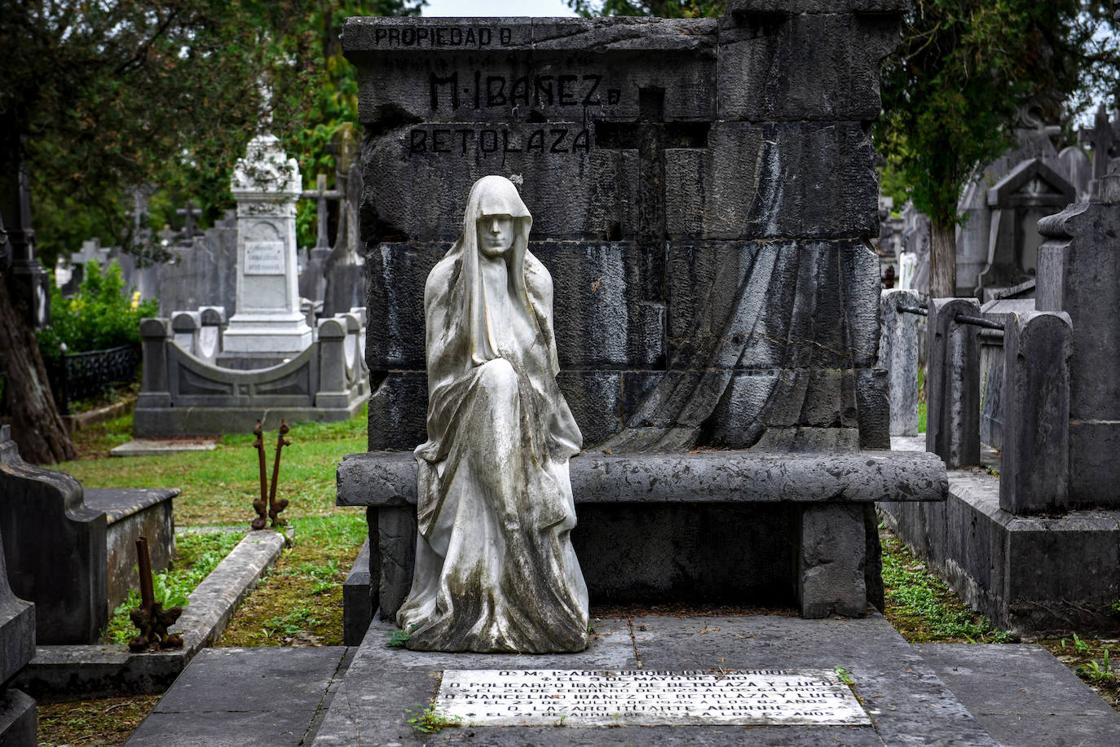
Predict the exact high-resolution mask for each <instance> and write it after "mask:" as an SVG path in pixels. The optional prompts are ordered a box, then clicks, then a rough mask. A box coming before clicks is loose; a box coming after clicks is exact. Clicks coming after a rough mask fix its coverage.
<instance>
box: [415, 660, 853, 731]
mask: <svg viewBox="0 0 1120 747" xmlns="http://www.w3.org/2000/svg"><path fill="white" fill-rule="evenodd" d="M435 707H436V711H437V712H438V713H439V714H441V715H443V716H447V717H450V718H453V719H458V720H459V723H460V724H461V725H463V726H547V725H556V726H561V725H562V726H617V725H641V726H657V725H670V726H672V725H691V724H791V725H796V724H810V725H811V724H818V725H828V726H866V725H870V723H871V721H870V720H869V719H868V717H867V714H866V713H865V712H864V711H863V709H862V708H861V707H860V705H859V702H858V701H857V700H856V698H855V695H854V694H853V693H852V691H851V689H850V688H849V687H848V686H847V685H845V684H844V683H842V682H841V681H840V679H839V677H837V676H836V674H835V673H834V672H830V671H828V670H823V669H809V670H777V669H762V670H749V671H726V672H710V671H700V670H696V671H684V672H668V671H646V670H640V669H634V670H622V671H568V670H562V669H537V670H498V669H467V670H448V671H445V672H444V673H443V682H442V683H441V684H440V687H439V692H438V693H437V694H436V701H435Z"/></svg>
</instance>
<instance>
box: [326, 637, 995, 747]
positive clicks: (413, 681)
mask: <svg viewBox="0 0 1120 747" xmlns="http://www.w3.org/2000/svg"><path fill="white" fill-rule="evenodd" d="M594 628H595V631H596V635H595V637H594V640H593V643H592V645H591V647H590V648H589V649H588V650H587V651H585V652H583V653H581V654H556V655H544V656H508V655H480V654H440V653H422V652H413V651H406V650H402V649H391V648H388V647H387V646H386V641H387V640H388V636H389V635H390V634H391V632H392V630H393V628H392V626H391V625H389V624H387V623H384V622H381V621H375V622H374V624H373V625H371V626H370V630H369V633H368V634H367V636H366V638H365V640H364V641H363V642H362V645H361V647H360V648H359V650H358V654H357V655H356V657H355V659H354V662H353V663H352V664H351V667H350V669H349V671H348V673H347V676H346V679H345V681H344V682H343V684H342V686H341V688H340V690H339V693H338V695H337V696H336V697H335V698H334V700H333V702H332V705H331V708H330V710H329V711H328V713H327V715H326V717H325V719H324V720H323V724H322V726H321V727H320V728H319V730H318V733H317V734H316V738H315V742H314V744H315V745H317V747H326V746H327V745H342V744H345V745H382V744H397V745H407V744H452V743H454V744H487V745H521V744H534V745H561V744H565V745H567V744H658V745H678V744H679V745H685V744H688V745H723V744H740V743H744V742H747V741H749V742H750V743H751V744H763V745H771V744H772V745H778V744H781V745H821V744H836V745H882V744H884V743H885V744H892V745H893V744H906V745H922V744H930V745H932V744H937V745H996V744H998V743H997V742H996V741H995V740H993V739H992V738H991V737H990V736H989V735H988V733H987V732H986V731H985V730H984V729H983V728H982V727H981V726H980V725H979V724H978V723H977V722H976V721H975V720H974V719H973V718H972V716H971V715H970V714H969V713H968V711H967V710H966V709H965V707H964V706H963V705H961V703H960V702H959V701H958V700H957V699H956V698H955V697H954V695H953V693H952V692H951V691H950V690H949V689H948V688H947V687H946V686H945V685H944V684H943V683H942V682H941V680H940V679H938V677H937V675H936V674H935V673H934V672H933V671H932V670H931V669H930V668H929V667H927V666H926V665H925V664H924V663H923V662H922V659H921V656H920V655H919V654H918V653H917V652H916V651H915V650H914V649H913V648H912V647H911V646H910V645H909V644H907V643H906V642H905V641H904V640H903V639H902V638H901V637H900V636H899V635H898V633H897V632H895V631H894V629H893V628H891V626H890V624H889V623H887V621H886V620H885V619H883V618H882V617H881V616H878V615H875V616H872V617H869V618H865V619H862V620H803V619H800V618H795V617H780V616H749V617H746V616H743V617H686V618H675V617H660V616H649V617H636V618H632V619H626V618H610V619H604V620H596V621H595V622H594ZM838 666H840V667H844V668H845V669H847V670H848V671H849V672H851V674H852V676H853V677H854V679H855V686H854V687H855V692H856V694H857V695H858V696H859V697H860V698H861V699H862V701H863V704H864V707H865V708H866V710H867V712H868V714H869V715H870V717H871V720H872V724H873V725H872V726H848V727H837V726H751V727H744V726H718V727H716V726H672V727H667V726H646V727H642V726H621V727H615V728H573V727H566V726H565V727H561V726H554V727H540V728H530V727H470V728H449V729H445V730H443V731H442V732H440V733H439V734H436V735H420V734H416V733H415V732H413V730H412V729H411V728H410V727H409V726H408V724H407V722H406V718H407V713H408V712H409V711H412V710H416V709H419V708H422V707H424V706H426V705H427V704H428V703H429V702H430V701H431V699H432V697H433V696H434V695H435V692H436V689H437V687H438V683H439V677H440V672H441V671H442V670H444V669H583V670H590V669H648V670H673V671H678V670H706V671H713V672H718V671H720V670H721V669H797V668H805V669H833V668H834V667H838Z"/></svg>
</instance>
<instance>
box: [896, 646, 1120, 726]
mask: <svg viewBox="0 0 1120 747" xmlns="http://www.w3.org/2000/svg"><path fill="white" fill-rule="evenodd" d="M914 648H915V649H916V650H917V651H918V653H919V654H921V657H922V659H923V660H924V661H925V663H926V664H927V665H928V666H929V667H930V669H932V670H933V671H934V672H936V674H937V676H938V677H939V678H940V679H941V681H942V682H944V683H945V684H946V685H947V686H948V687H949V689H950V690H952V691H953V694H954V695H956V696H957V699H958V700H959V701H960V702H961V703H962V704H964V706H965V707H966V708H967V709H968V710H969V712H970V713H971V714H972V715H973V717H974V718H975V719H976V720H977V722H979V724H980V725H981V726H983V727H984V728H985V729H987V731H988V733H989V734H991V735H992V736H993V737H994V738H996V739H998V740H999V741H1000V742H1003V743H1004V744H1008V745H1023V747H1032V746H1033V745H1038V747H1050V746H1052V745H1080V746H1081V747H1096V746H1097V745H1100V747H1113V746H1114V745H1116V744H1117V743H1118V742H1120V713H1118V712H1117V711H1115V710H1113V709H1112V708H1111V707H1110V706H1109V705H1108V704H1107V703H1106V702H1104V700H1102V699H1101V698H1100V697H1099V696H1098V695H1097V694H1096V693H1095V692H1093V690H1092V689H1091V688H1090V687H1089V686H1088V685H1086V684H1085V683H1083V682H1082V681H1081V680H1079V679H1078V678H1077V676H1076V675H1075V674H1074V673H1073V672H1071V671H1070V670H1069V668H1068V667H1066V666H1065V665H1064V664H1062V663H1061V662H1060V661H1058V660H1057V659H1055V658H1054V657H1053V656H1052V655H1051V654H1050V652H1049V651H1047V650H1046V649H1044V648H1042V647H1041V646H1036V645H1031V644H998V643H992V644H968V643H927V644H920V645H917V646H915V647H914Z"/></svg>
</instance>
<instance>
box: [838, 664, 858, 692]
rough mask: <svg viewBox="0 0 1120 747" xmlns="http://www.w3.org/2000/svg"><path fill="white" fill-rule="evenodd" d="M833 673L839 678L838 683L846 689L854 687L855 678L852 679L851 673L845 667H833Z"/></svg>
mask: <svg viewBox="0 0 1120 747" xmlns="http://www.w3.org/2000/svg"><path fill="white" fill-rule="evenodd" d="M833 671H834V672H836V676H837V677H838V678H840V681H841V682H843V683H844V684H845V685H847V686H848V687H854V686H855V684H856V678H855V677H853V676H852V673H851V672H849V671H848V670H847V669H846V668H845V667H835V668H834V669H833Z"/></svg>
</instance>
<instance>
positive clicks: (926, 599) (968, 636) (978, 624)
mask: <svg viewBox="0 0 1120 747" xmlns="http://www.w3.org/2000/svg"><path fill="white" fill-rule="evenodd" d="M880 538H881V540H882V543H883V585H884V587H885V589H886V594H885V598H886V606H887V609H886V616H887V618H888V619H889V620H890V621H891V624H893V625H894V626H895V627H896V628H897V629H898V631H899V632H900V633H901V634H902V635H903V637H905V638H906V639H907V640H908V641H913V642H927V641H967V642H969V643H1009V642H1012V641H1013V640H1015V639H1014V636H1012V634H1011V633H1009V632H1007V631H1006V630H1000V629H999V628H995V627H993V626H992V624H991V622H989V621H988V619H987V618H985V617H983V616H982V615H979V614H977V613H975V612H973V611H972V610H970V609H969V608H968V607H966V606H964V605H963V604H962V603H961V601H960V599H958V598H957V596H956V595H955V594H953V592H952V590H951V589H949V587H948V586H947V585H946V584H945V582H944V581H942V580H941V579H939V578H937V577H936V576H934V575H933V574H931V573H930V572H929V571H928V570H927V569H926V567H925V564H924V563H922V562H920V561H918V560H917V559H916V558H914V556H913V555H912V554H911V553H910V551H909V550H907V549H906V547H905V546H904V545H903V544H902V543H901V542H899V541H898V539H897V538H895V537H894V536H892V535H890V534H886V533H883V532H881V533H880Z"/></svg>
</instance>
